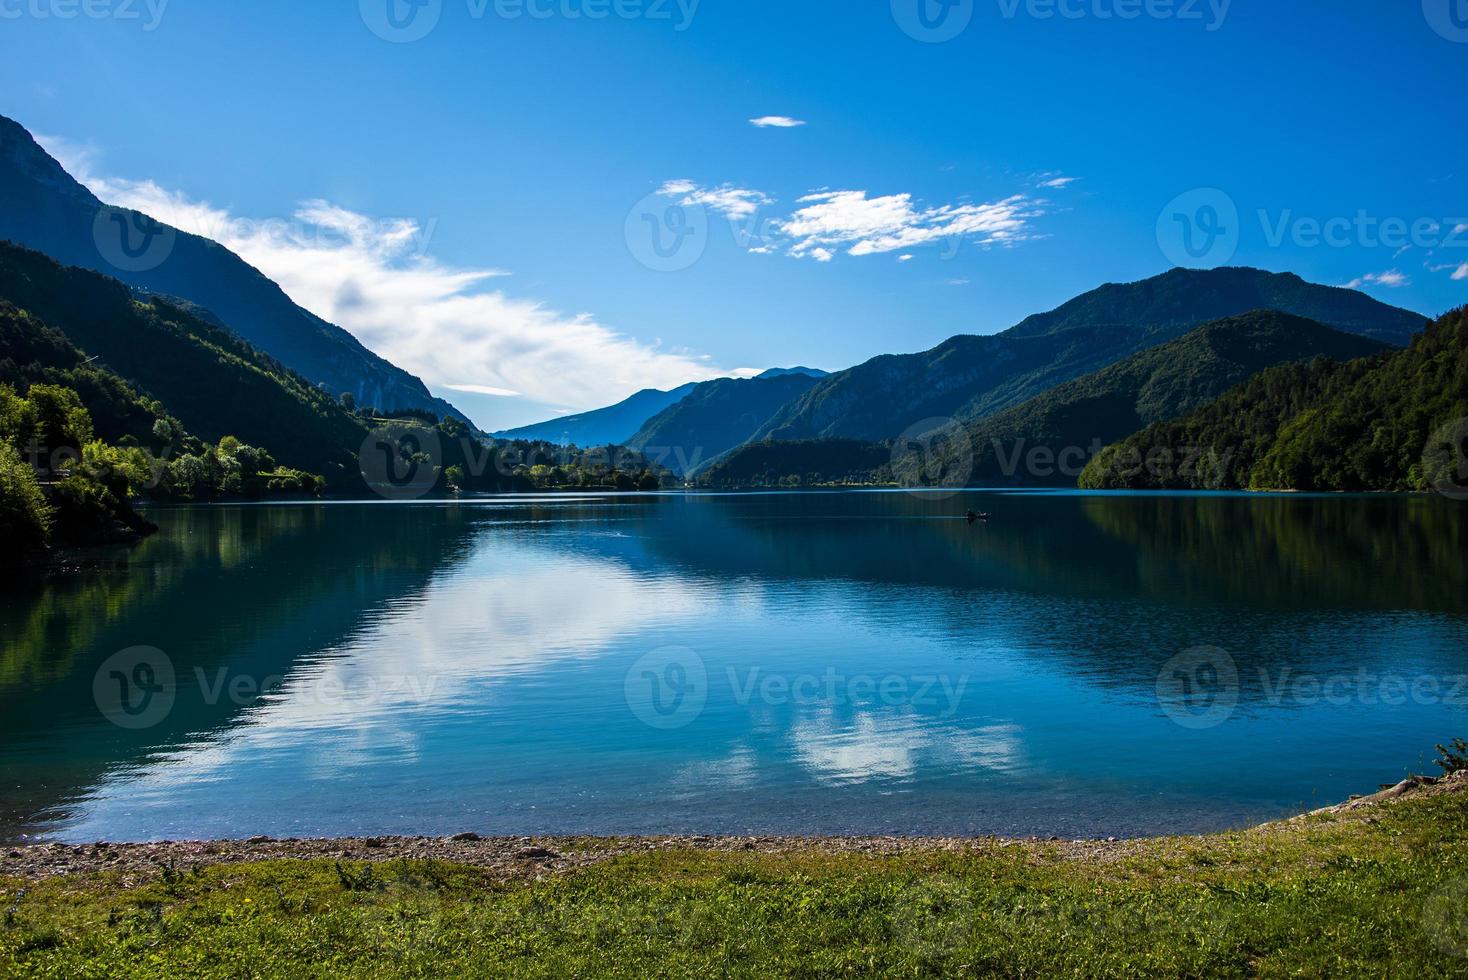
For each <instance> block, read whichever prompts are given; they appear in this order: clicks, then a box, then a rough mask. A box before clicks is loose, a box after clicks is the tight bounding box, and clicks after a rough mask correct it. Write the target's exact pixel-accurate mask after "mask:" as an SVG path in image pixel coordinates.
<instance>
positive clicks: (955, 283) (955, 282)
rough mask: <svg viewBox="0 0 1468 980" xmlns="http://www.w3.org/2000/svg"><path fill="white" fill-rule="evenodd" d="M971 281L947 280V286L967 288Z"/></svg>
mask: <svg viewBox="0 0 1468 980" xmlns="http://www.w3.org/2000/svg"><path fill="white" fill-rule="evenodd" d="M972 281H973V280H971V279H950V280H948V285H950V286H967V285H968V284H969V283H971V282H972Z"/></svg>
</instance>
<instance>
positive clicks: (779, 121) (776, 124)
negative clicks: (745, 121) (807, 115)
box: [749, 116, 805, 129]
mask: <svg viewBox="0 0 1468 980" xmlns="http://www.w3.org/2000/svg"><path fill="white" fill-rule="evenodd" d="M749 123H750V125H752V126H758V127H759V128H760V129H794V128H795V127H797V126H804V125H805V120H804V119H791V118H790V117H789V116H760V117H759V118H758V119H751V120H750V121H749Z"/></svg>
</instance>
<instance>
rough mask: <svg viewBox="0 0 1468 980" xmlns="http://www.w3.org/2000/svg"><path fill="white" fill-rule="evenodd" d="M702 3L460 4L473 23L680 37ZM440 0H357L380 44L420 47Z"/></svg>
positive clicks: (491, 0) (521, 0) (508, 0)
mask: <svg viewBox="0 0 1468 980" xmlns="http://www.w3.org/2000/svg"><path fill="white" fill-rule="evenodd" d="M700 3H702V0H463V4H464V11H465V13H466V14H467V16H468V18H469V19H470V20H472V21H483V20H486V19H489V18H494V19H496V20H506V21H514V20H520V19H522V18H523V19H528V20H608V19H612V18H615V19H618V20H646V21H653V22H665V23H671V24H672V25H673V30H674V31H676V32H678V33H682V32H683V31H686V30H688V29H689V28H690V27H692V26H693V20H694V18H695V17H696V16H697V14H698V7H699V4H700ZM444 7H445V4H444V0H358V9H359V11H360V13H361V15H362V23H364V24H366V25H367V29H368V30H370V31H371V32H372V33H373V34H376V35H377V36H378V37H380V38H382V39H383V40H384V41H391V42H392V43H394V44H410V43H412V42H414V41H421V40H423V39H424V38H425V37H427V36H428V35H429V34H432V33H433V31H434V29H435V28H436V27H438V24H439V21H441V20H442V19H443V14H444Z"/></svg>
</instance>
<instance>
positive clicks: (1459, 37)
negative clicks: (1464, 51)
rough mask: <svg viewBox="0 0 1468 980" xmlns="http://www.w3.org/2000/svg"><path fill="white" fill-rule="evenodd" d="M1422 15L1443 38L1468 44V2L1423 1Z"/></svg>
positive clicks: (1448, 0) (1466, 0) (1451, 0)
mask: <svg viewBox="0 0 1468 980" xmlns="http://www.w3.org/2000/svg"><path fill="white" fill-rule="evenodd" d="M1422 15H1423V16H1424V17H1426V18H1427V23H1428V24H1430V25H1432V29H1433V30H1434V31H1437V33H1438V34H1440V35H1441V36H1442V37H1445V38H1447V39H1448V40H1449V41H1452V42H1454V43H1455V44H1468V0H1422Z"/></svg>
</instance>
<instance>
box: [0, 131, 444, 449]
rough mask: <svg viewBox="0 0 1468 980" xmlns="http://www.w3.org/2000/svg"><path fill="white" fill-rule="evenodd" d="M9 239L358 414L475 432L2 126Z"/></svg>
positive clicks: (363, 351)
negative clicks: (128, 290)
mask: <svg viewBox="0 0 1468 980" xmlns="http://www.w3.org/2000/svg"><path fill="white" fill-rule="evenodd" d="M6 239H8V240H10V241H12V242H15V243H17V244H20V245H25V246H27V247H29V248H33V249H36V250H37V251H40V252H44V253H45V254H46V255H49V256H51V257H52V258H54V259H56V260H57V261H59V262H61V263H62V264H64V265H72V266H79V267H81V268H84V269H91V270H93V271H96V272H101V273H103V274H104V275H107V276H111V277H112V278H115V279H118V280H121V281H122V282H125V283H127V284H128V285H129V286H132V287H134V288H135V289H137V290H140V291H142V292H144V293H147V294H154V295H161V296H163V297H167V298H174V299H175V300H186V301H187V302H189V303H193V304H197V305H198V306H200V307H203V308H204V309H206V310H208V311H209V312H210V314H212V315H213V316H214V317H217V318H218V319H219V320H220V321H222V322H224V323H228V324H229V326H230V328H231V329H233V330H234V331H236V332H237V333H238V334H239V335H240V336H241V337H243V338H244V339H245V340H247V341H249V342H250V343H251V344H253V345H254V346H255V347H257V348H259V349H261V350H263V351H265V352H267V353H268V354H270V355H271V356H272V357H274V358H276V359H277V360H279V361H280V362H281V363H282V364H284V365H285V366H287V367H289V368H290V369H292V370H294V371H296V372H298V373H299V374H301V375H302V376H303V377H305V378H307V379H308V380H309V381H310V382H311V383H313V384H316V385H319V386H321V387H322V388H324V389H325V390H326V391H327V393H328V394H330V395H331V396H332V397H337V396H339V395H341V394H343V393H349V394H351V395H352V396H353V398H355V399H356V402H357V404H359V405H369V406H375V407H377V408H380V409H382V410H384V411H396V410H401V409H413V410H418V411H426V412H431V413H432V414H433V415H434V416H435V417H443V416H446V415H448V416H453V417H455V418H458V419H460V420H462V421H464V422H468V419H467V418H466V417H465V416H464V415H463V414H462V413H460V412H459V411H458V409H456V408H454V407H453V406H452V405H450V404H449V403H448V402H446V401H443V400H442V399H439V398H436V397H434V396H433V395H432V394H431V393H430V392H429V391H428V388H427V386H426V385H424V384H423V382H422V381H421V380H419V379H418V378H416V377H414V376H413V375H411V374H409V373H408V372H407V371H404V370H403V369H402V368H399V367H397V366H395V365H393V364H391V363H389V362H388V361H386V360H384V359H383V358H381V357H379V356H377V355H376V354H374V353H372V352H371V351H369V350H368V349H367V348H366V347H363V346H362V344H361V343H360V342H358V341H357V339H356V338H355V337H353V336H352V335H351V334H350V333H348V332H347V331H345V330H343V329H342V328H341V327H338V326H336V325H334V324H331V323H328V322H326V321H325V320H323V319H321V318H320V317H318V316H316V315H315V314H313V313H311V312H310V311H308V310H306V309H303V308H302V307H300V306H298V305H297V304H296V303H294V302H292V301H291V299H290V297H288V296H287V295H286V294H285V292H284V291H283V290H282V289H281V288H280V287H279V286H278V285H276V284H275V283H274V282H272V281H271V280H270V279H268V278H266V277H265V276H264V275H263V274H262V273H260V271H259V270H257V269H255V268H254V267H252V266H250V265H249V264H248V263H246V262H245V261H244V260H243V259H241V258H240V257H239V256H238V255H236V254H234V253H233V252H231V251H230V250H229V249H227V248H225V247H224V246H222V245H220V244H218V243H216V242H212V241H210V240H208V239H206V238H201V237H199V236H198V235H192V234H189V233H188V232H184V231H180V230H178V229H176V228H172V227H170V226H168V225H165V224H162V223H160V222H157V221H154V220H153V219H152V218H150V217H148V216H146V215H143V214H140V213H138V212H136V211H130V210H127V209H124V208H113V207H109V206H107V205H105V204H104V203H103V202H102V201H100V200H98V199H97V197H96V195H94V194H93V193H92V192H91V191H89V190H88V189H87V188H86V187H84V186H83V185H82V184H80V183H79V182H78V181H76V180H75V179H74V178H73V177H72V176H71V175H70V174H69V173H67V172H66V170H65V169H64V168H63V167H62V166H61V164H60V163H58V162H57V161H56V160H55V159H54V158H53V157H52V156H51V155H50V154H48V153H47V152H46V151H45V150H44V149H43V148H42V147H41V146H40V144H38V143H37V142H36V141H35V139H34V138H33V137H32V136H31V134H30V133H29V132H27V131H26V129H25V128H24V127H23V126H21V125H20V124H19V123H17V122H15V121H14V120H12V119H9V118H6V117H4V116H0V240H6Z"/></svg>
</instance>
